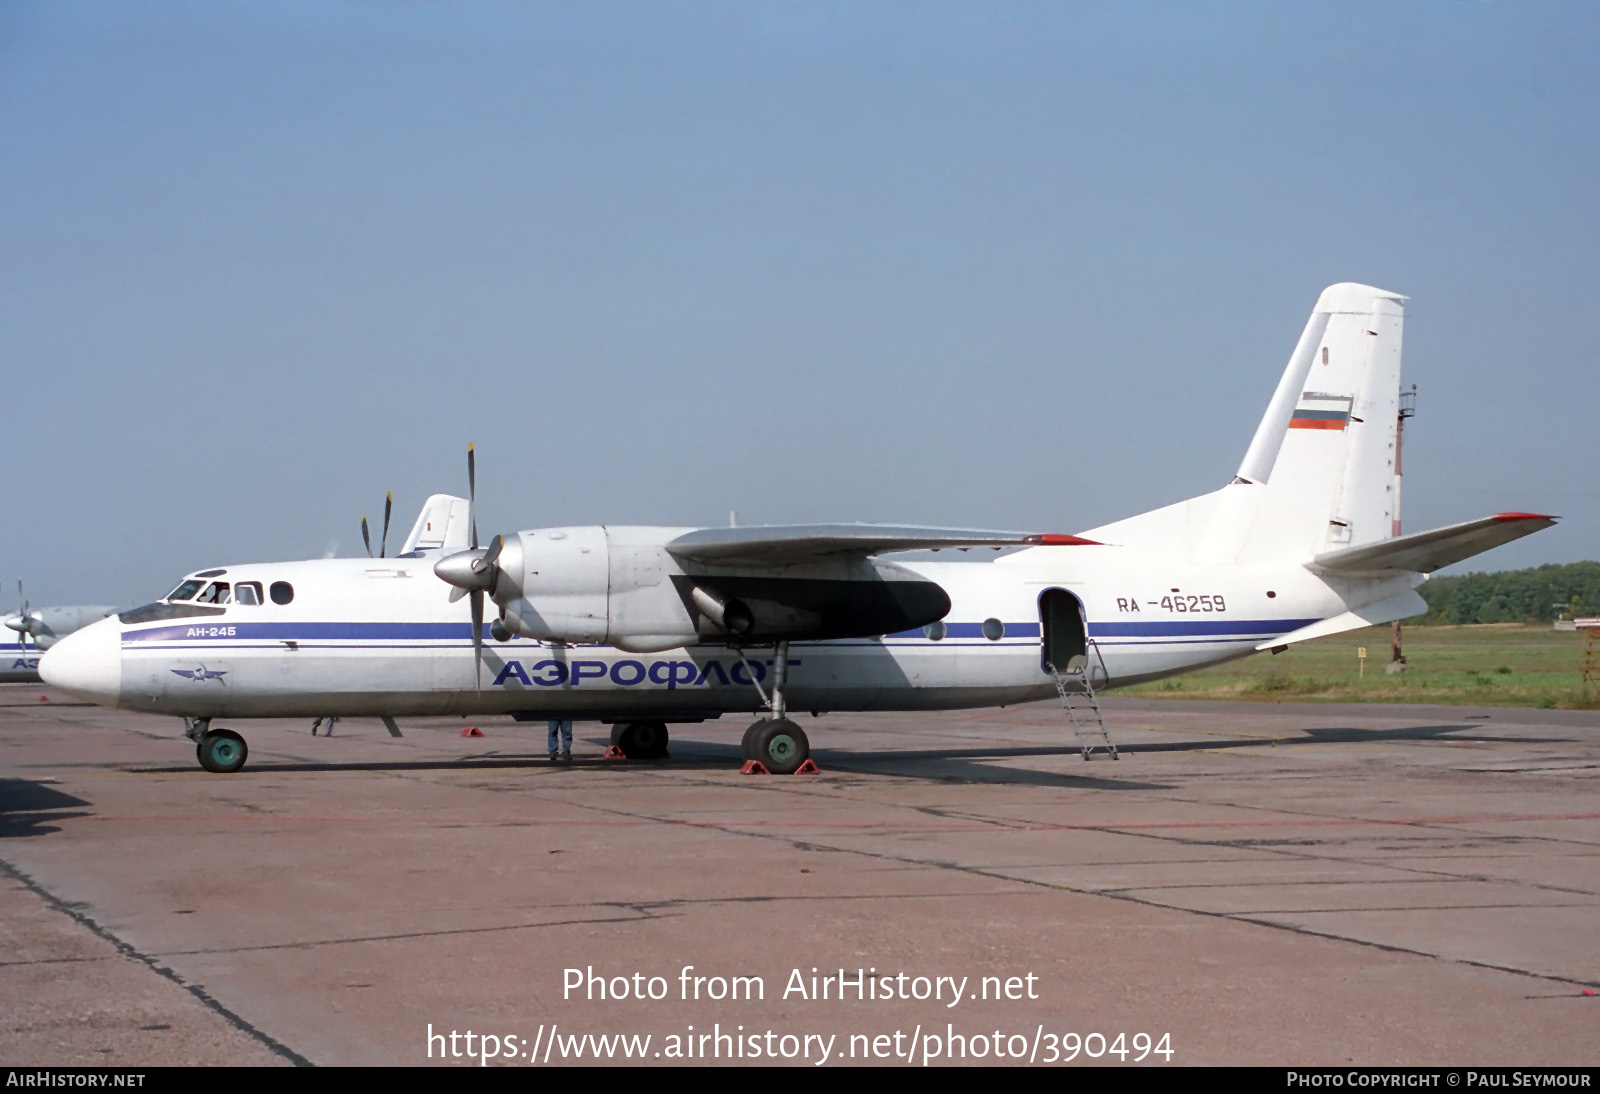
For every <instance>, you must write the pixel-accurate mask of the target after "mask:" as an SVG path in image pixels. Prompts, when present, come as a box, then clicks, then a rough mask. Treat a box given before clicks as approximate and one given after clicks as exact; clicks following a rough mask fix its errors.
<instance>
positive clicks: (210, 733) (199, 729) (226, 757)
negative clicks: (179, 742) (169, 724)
mask: <svg viewBox="0 0 1600 1094" xmlns="http://www.w3.org/2000/svg"><path fill="white" fill-rule="evenodd" d="M183 735H184V736H185V737H187V738H189V739H190V740H191V741H193V742H194V756H195V759H197V760H199V761H200V766H201V767H203V768H205V769H206V770H207V771H211V772H215V773H216V774H219V775H230V774H232V773H233V772H235V771H237V770H239V769H240V768H241V767H243V766H244V762H245V760H246V759H248V758H249V756H250V749H249V747H247V746H246V745H245V743H244V738H243V737H241V736H239V735H238V734H237V733H235V732H234V731H233V730H231V729H212V728H211V719H209V718H190V719H188V720H187V723H186V725H185V727H184V730H183Z"/></svg>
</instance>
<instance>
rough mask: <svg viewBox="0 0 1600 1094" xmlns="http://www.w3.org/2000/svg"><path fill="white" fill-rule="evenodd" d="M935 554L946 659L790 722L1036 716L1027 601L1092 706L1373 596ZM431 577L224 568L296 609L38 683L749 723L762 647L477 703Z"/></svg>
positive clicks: (812, 691) (521, 663)
mask: <svg viewBox="0 0 1600 1094" xmlns="http://www.w3.org/2000/svg"><path fill="white" fill-rule="evenodd" d="M949 554H951V555H953V556H955V559H956V560H953V561H942V560H936V561H922V560H918V561H900V562H899V564H900V565H902V566H904V567H906V568H907V569H909V570H911V571H914V572H915V573H916V574H918V575H920V576H921V577H924V578H926V579H928V580H931V581H934V582H937V583H938V584H939V585H940V586H941V587H943V588H944V590H945V591H946V592H947V593H948V595H949V597H950V600H951V603H952V607H951V610H950V612H949V613H948V615H947V616H946V617H945V620H944V627H943V636H942V637H941V638H939V639H938V640H934V639H933V638H931V637H930V636H929V634H928V633H925V631H924V630H916V631H911V632H907V633H901V634H889V635H883V636H880V637H869V638H861V639H850V640H834V641H816V642H799V641H796V642H793V643H791V644H790V647H789V658H790V661H789V678H788V687H787V695H788V705H789V707H790V709H793V710H814V711H843V710H934V709H947V708H960V707H980V706H996V705H1004V704H1009V703H1019V702H1027V701H1031V700H1037V699H1043V698H1047V697H1050V696H1052V695H1054V694H1055V682H1054V679H1053V677H1052V676H1051V675H1050V674H1049V673H1048V672H1047V671H1046V670H1045V669H1044V667H1043V665H1042V663H1041V618H1040V607H1039V599H1040V596H1041V594H1043V593H1044V592H1045V591H1046V590H1048V589H1052V588H1054V589H1063V590H1066V591H1067V592H1069V593H1072V594H1073V595H1074V596H1075V597H1076V598H1077V599H1078V600H1079V602H1081V604H1082V605H1083V611H1084V616H1085V619H1086V623H1087V632H1088V638H1089V639H1090V647H1089V672H1090V678H1091V680H1092V682H1093V683H1094V684H1095V686H1096V687H1104V686H1113V687H1115V686H1122V685H1127V684H1134V683H1139V682H1142V681H1147V680H1152V679H1156V678H1159V677H1163V676H1168V675H1172V674H1174V673H1179V672H1184V671H1187V670H1190V669H1194V668H1197V667H1199V666H1202V665H1208V664H1214V663H1216V662H1219V661H1226V660H1229V659H1232V658H1236V657H1240V656H1243V655H1245V654H1248V653H1250V652H1252V651H1254V650H1256V649H1257V648H1259V647H1261V646H1263V644H1266V643H1269V642H1270V641H1271V640H1273V639H1275V638H1278V637H1280V636H1282V635H1285V634H1288V633H1289V632H1292V631H1296V630H1298V629H1300V628H1303V627H1305V626H1307V625H1308V624H1310V623H1312V622H1315V621H1317V620H1321V619H1324V618H1326V617H1329V616H1333V615H1337V614H1338V613H1340V612H1343V611H1344V610H1345V609H1346V607H1347V606H1348V605H1349V604H1350V603H1352V593H1355V594H1356V599H1357V600H1368V599H1371V598H1372V597H1374V596H1375V595H1377V594H1376V592H1375V591H1374V590H1373V589H1371V588H1366V587H1363V588H1362V589H1361V590H1359V591H1358V590H1352V589H1349V588H1336V587H1335V586H1334V585H1333V584H1330V583H1329V582H1328V581H1327V580H1325V579H1323V578H1320V577H1318V576H1316V575H1314V574H1313V573H1312V572H1311V571H1309V570H1308V569H1306V568H1305V567H1304V566H1301V565H1298V564H1289V563H1271V564H1257V565H1222V566H1218V565H1207V566H1198V565H1194V564H1190V563H1185V562H1182V561H1172V560H1169V559H1165V558H1161V557H1159V556H1155V555H1150V554H1147V553H1143V552H1139V551H1136V550H1134V549H1131V548H1124V547H1114V546H1072V547H1037V548H1031V549H1026V550H1021V551H1016V552H1014V553H1011V554H1006V555H1001V556H998V557H997V556H995V555H993V554H991V553H990V552H989V551H987V550H985V551H982V552H979V551H976V550H974V551H973V552H971V553H970V554H971V556H978V555H980V554H981V555H982V556H986V557H983V558H978V557H969V556H967V555H964V554H963V553H961V552H956V551H951V552H949ZM435 561H436V559H435V558H432V557H428V558H402V559H387V560H372V559H327V560H318V561H308V562H292V563H270V564H259V565H243V566H230V567H228V568H227V570H226V574H227V578H228V579H229V580H231V581H232V582H233V583H234V584H235V586H236V587H237V586H238V585H239V584H240V583H243V582H258V583H260V587H262V588H265V587H269V586H272V585H274V584H279V585H281V584H283V583H287V584H288V585H289V586H290V587H292V589H293V598H292V600H291V601H290V602H289V603H286V604H278V603H273V602H272V601H271V600H270V599H268V598H266V597H265V596H263V597H262V598H261V599H262V600H263V601H264V602H263V603H260V604H239V603H230V604H227V605H225V606H222V607H221V608H220V610H219V609H218V608H211V609H210V611H211V612H213V613H214V614H208V615H204V616H198V617H191V618H182V617H179V618H167V619H156V620H153V621H150V622H144V623H132V624H130V623H124V622H122V621H121V620H119V619H118V618H117V617H112V618H110V619H106V620H104V621H103V622H100V623H96V624H94V625H92V626H90V627H88V628H86V629H85V630H83V631H80V632H79V633H78V634H76V635H74V636H72V638H71V639H70V640H64V641H63V642H62V643H61V644H60V645H59V646H58V647H57V649H56V650H54V651H52V652H51V653H50V655H49V658H47V659H46V661H45V667H44V672H45V676H46V679H47V680H49V681H51V682H53V683H59V684H60V685H61V686H62V687H64V688H65V689H67V690H69V691H73V692H74V693H77V694H81V695H83V696H84V697H86V698H90V699H93V700H94V701H97V702H102V703H107V704H115V705H116V706H119V707H122V708H125V709H131V710H140V711H149V712H154V713H168V714H174V715H180V716H184V717H189V718H207V719H209V718H266V717H284V716H296V715H305V716H318V715H328V714H336V715H341V716H359V715H391V716H405V715H440V714H458V713H459V714H476V713H494V712H505V713H509V712H526V713H527V714H530V715H536V716H546V715H548V716H556V715H563V716H567V717H574V718H580V719H581V718H597V719H598V718H604V719H607V720H620V719H625V718H627V717H630V716H632V717H638V718H645V717H652V716H653V717H659V718H661V719H663V720H672V719H673V718H686V719H692V718H702V717H715V716H717V715H718V714H722V713H748V712H751V711H755V710H758V709H760V707H761V706H762V699H761V696H760V695H759V694H758V692H757V689H756V688H755V687H754V686H752V683H751V673H752V672H753V673H754V676H755V677H756V679H757V680H758V681H760V682H762V683H763V684H766V683H767V682H768V681H767V680H766V678H767V676H768V675H769V666H770V665H771V664H772V657H773V650H772V649H771V647H770V645H769V646H768V647H766V648H764V649H763V648H754V647H753V648H751V649H748V650H747V651H746V652H745V658H747V659H748V661H747V662H746V661H745V660H742V659H741V657H740V655H739V654H738V652H737V651H735V650H733V649H731V648H729V646H728V645H727V643H726V642H725V641H722V640H714V641H713V640H707V641H705V642H703V643H697V644H691V645H685V646H682V647H680V648H676V649H670V650H666V651H663V652H657V653H630V652H626V651H624V650H621V649H618V648H616V647H613V646H610V645H598V644H596V645H587V644H570V645H563V644H560V643H546V642H540V641H536V640H533V639H528V638H523V637H514V638H512V639H511V640H510V641H506V642H497V641H494V640H493V639H491V638H488V637H487V636H486V637H485V640H484V644H483V649H484V657H483V670H482V682H481V688H480V687H479V685H478V683H477V679H476V673H475V664H474V658H473V643H472V629H471V622H470V615H469V614H468V605H467V602H466V601H465V600H457V601H455V602H454V603H452V602H451V601H450V600H449V598H448V594H449V592H450V589H449V587H448V586H447V585H445V584H444V583H443V582H442V581H440V580H439V579H438V578H437V577H436V576H435V574H434V570H433V566H434V562H435ZM897 561H899V560H897ZM1368 584H1369V583H1366V582H1364V583H1363V586H1366V585H1368ZM1410 584H1411V582H1410V581H1405V582H1403V584H1402V586H1401V587H1403V588H1409V587H1410ZM172 608H173V609H176V610H182V608H183V605H179V604H175V605H172ZM491 611H492V606H491ZM491 618H492V614H491ZM994 620H998V621H999V623H1000V624H1001V627H1000V628H995V627H994V625H993V623H992V622H991V623H990V624H989V627H988V632H989V634H990V635H993V634H995V633H996V631H997V630H998V631H999V636H998V637H989V636H986V634H985V622H986V621H994ZM486 629H487V628H486ZM935 630H936V629H935Z"/></svg>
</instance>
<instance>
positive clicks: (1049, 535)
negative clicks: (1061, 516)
mask: <svg viewBox="0 0 1600 1094" xmlns="http://www.w3.org/2000/svg"><path fill="white" fill-rule="evenodd" d="M1028 542H1029V543H1037V544H1039V546H1041V547H1104V546H1105V544H1103V543H1101V542H1100V541H1099V540H1097V539H1084V538H1083V537H1082V536H1064V535H1061V534H1060V533H1059V532H1045V533H1044V534H1042V535H1037V536H1029V537H1028Z"/></svg>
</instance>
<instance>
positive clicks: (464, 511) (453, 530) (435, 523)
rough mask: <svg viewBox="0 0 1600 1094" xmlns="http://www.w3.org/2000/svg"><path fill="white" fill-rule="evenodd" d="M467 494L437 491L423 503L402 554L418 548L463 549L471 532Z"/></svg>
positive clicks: (424, 549)
mask: <svg viewBox="0 0 1600 1094" xmlns="http://www.w3.org/2000/svg"><path fill="white" fill-rule="evenodd" d="M467 515H468V506H467V499H466V498H458V497H455V496H453V495H451V494H434V495H433V496H431V497H430V498H428V500H427V501H425V502H423V503H422V512H420V513H418V514H417V523H415V524H413V525H412V526H411V534H410V535H409V536H407V537H406V542H405V546H404V547H402V548H401V549H400V553H401V555H409V554H412V553H413V552H418V551H444V552H445V553H447V554H448V553H449V552H451V551H464V550H466V548H467V543H468V540H469V539H470V536H469V535H468V531H467Z"/></svg>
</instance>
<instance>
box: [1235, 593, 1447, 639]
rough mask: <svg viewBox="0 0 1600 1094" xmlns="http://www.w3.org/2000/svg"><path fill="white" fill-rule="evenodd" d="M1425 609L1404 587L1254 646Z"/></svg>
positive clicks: (1351, 627)
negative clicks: (1392, 594)
mask: <svg viewBox="0 0 1600 1094" xmlns="http://www.w3.org/2000/svg"><path fill="white" fill-rule="evenodd" d="M1427 610H1428V602H1427V601H1426V600H1424V599H1422V597H1421V596H1419V595H1418V593H1417V590H1415V589H1407V590H1406V591H1405V592H1403V593H1400V594H1398V595H1396V596H1391V597H1389V598H1388V599H1387V600H1380V601H1378V602H1377V603H1376V604H1368V605H1367V606H1366V607H1364V608H1357V609H1355V610H1354V611H1349V612H1345V613H1344V614H1343V615H1336V616H1334V617H1333V618H1332V619H1324V620H1322V621H1321V622H1320V623H1313V624H1311V625H1310V626H1309V627H1301V628H1300V629H1299V630H1297V631H1290V632H1289V633H1288V634H1286V635H1284V636H1283V637H1282V638H1274V639H1272V640H1271V641H1268V642H1263V643H1261V645H1259V646H1257V647H1256V649H1258V650H1270V649H1276V648H1277V647H1279V646H1292V645H1294V644H1295V643H1296V642H1305V641H1307V640H1308V639H1312V638H1326V637H1327V636H1328V635H1330V634H1343V633H1344V632H1345V631H1353V630H1359V629H1360V628H1362V627H1375V626H1377V625H1378V624H1379V623H1392V622H1394V621H1395V620H1396V619H1409V618H1410V617H1411V616H1413V615H1422V614H1423V613H1424V612H1426V611H1427Z"/></svg>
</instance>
